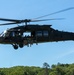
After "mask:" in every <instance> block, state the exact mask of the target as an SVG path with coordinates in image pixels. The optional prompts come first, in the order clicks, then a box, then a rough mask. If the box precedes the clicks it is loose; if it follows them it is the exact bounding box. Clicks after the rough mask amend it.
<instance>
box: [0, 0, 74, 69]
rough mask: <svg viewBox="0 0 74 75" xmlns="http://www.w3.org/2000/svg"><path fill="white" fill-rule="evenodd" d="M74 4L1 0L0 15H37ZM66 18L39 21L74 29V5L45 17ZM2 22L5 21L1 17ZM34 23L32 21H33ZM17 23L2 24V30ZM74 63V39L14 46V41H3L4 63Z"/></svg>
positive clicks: (49, 0) (69, 0)
mask: <svg viewBox="0 0 74 75" xmlns="http://www.w3.org/2000/svg"><path fill="white" fill-rule="evenodd" d="M70 7H74V0H0V18H8V19H20V20H22V19H33V18H36V17H39V16H43V15H47V14H50V13H53V12H56V11H60V10H63V9H66V8H70ZM53 18H65V19H64V20H55V21H44V22H35V23H33V24H40V25H43V24H48V25H52V28H54V29H57V30H60V31H68V32H74V9H73V10H68V11H65V12H61V13H58V14H54V15H50V16H47V17H44V18H41V19H53ZM0 23H4V22H2V21H0ZM31 24H32V23H31ZM16 26H17V25H9V26H1V27H0V32H2V31H4V30H6V29H8V28H12V27H16ZM44 62H47V63H48V64H49V65H52V64H57V63H58V62H59V63H63V64H66V63H68V64H71V63H74V41H62V42H48V43H42V44H38V45H35V44H34V45H33V46H32V47H26V46H24V48H19V49H18V50H14V49H13V47H12V45H4V44H0V67H1V68H2V67H13V66H39V67H42V66H43V63H44Z"/></svg>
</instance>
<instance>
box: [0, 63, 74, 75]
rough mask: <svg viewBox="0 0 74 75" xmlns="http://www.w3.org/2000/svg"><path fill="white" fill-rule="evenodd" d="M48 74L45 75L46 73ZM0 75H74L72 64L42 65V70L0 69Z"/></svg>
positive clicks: (33, 67)
mask: <svg viewBox="0 0 74 75" xmlns="http://www.w3.org/2000/svg"><path fill="white" fill-rule="evenodd" d="M47 71H48V73H45V72H47ZM0 75H74V64H60V63H58V64H57V65H54V64H53V65H52V66H51V68H50V67H49V64H47V63H44V64H43V68H41V67H35V66H31V67H29V66H14V67H11V68H0Z"/></svg>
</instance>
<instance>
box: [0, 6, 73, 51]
mask: <svg viewBox="0 0 74 75" xmlns="http://www.w3.org/2000/svg"><path fill="white" fill-rule="evenodd" d="M71 9H74V7H70V8H67V9H64V10H60V11H57V12H54V13H51V14H47V15H44V16H40V17H37V18H35V19H24V20H17V19H7V18H0V21H6V22H10V23H4V24H0V26H3V25H14V24H21V23H25V24H24V25H22V26H16V27H13V28H10V29H7V30H4V31H3V32H2V33H1V34H0V44H11V45H12V46H13V48H14V49H15V50H16V49H18V48H19V47H20V48H23V47H24V46H28V47H29V46H32V45H33V44H36V45H38V43H45V42H58V41H68V40H74V33H73V32H65V31H59V30H56V29H54V28H52V27H51V26H52V25H46V24H44V25H39V24H28V23H30V22H39V21H48V20H61V19H63V18H56V19H42V20H40V19H39V18H43V17H46V16H49V15H53V14H57V13H61V12H64V11H67V10H71Z"/></svg>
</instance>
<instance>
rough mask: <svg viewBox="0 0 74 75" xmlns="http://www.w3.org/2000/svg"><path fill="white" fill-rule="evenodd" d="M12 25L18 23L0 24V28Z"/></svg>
mask: <svg viewBox="0 0 74 75" xmlns="http://www.w3.org/2000/svg"><path fill="white" fill-rule="evenodd" d="M12 24H19V23H4V24H0V26H4V25H12Z"/></svg>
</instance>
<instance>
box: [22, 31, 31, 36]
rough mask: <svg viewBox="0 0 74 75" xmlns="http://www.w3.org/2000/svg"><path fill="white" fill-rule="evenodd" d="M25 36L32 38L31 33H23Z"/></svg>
mask: <svg viewBox="0 0 74 75" xmlns="http://www.w3.org/2000/svg"><path fill="white" fill-rule="evenodd" d="M23 36H25V37H30V36H31V32H25V33H23Z"/></svg>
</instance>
